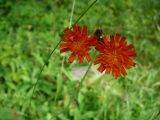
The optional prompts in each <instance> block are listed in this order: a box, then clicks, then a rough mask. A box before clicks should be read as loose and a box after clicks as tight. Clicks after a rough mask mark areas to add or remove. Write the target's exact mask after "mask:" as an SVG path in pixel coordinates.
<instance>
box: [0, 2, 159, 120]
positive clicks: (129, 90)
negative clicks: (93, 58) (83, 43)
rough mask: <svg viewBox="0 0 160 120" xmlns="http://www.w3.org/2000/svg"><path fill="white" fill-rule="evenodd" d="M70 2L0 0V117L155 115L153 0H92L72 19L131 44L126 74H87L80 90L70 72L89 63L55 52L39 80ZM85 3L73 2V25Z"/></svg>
mask: <svg viewBox="0 0 160 120" xmlns="http://www.w3.org/2000/svg"><path fill="white" fill-rule="evenodd" d="M72 2H73V1H72V0H67V1H65V0H54V1H53V0H19V1H18V0H0V16H1V17H0V120H11V119H13V120H149V119H156V120H158V119H160V115H159V116H158V113H159V112H160V102H159V101H160V94H159V91H160V81H159V77H160V76H159V75H160V68H159V65H160V61H159V60H160V54H159V44H160V13H159V11H160V6H159V5H160V1H159V0H145V1H144V0H136V1H134V0H114V1H111V0H99V1H98V2H97V3H96V4H95V5H94V6H93V7H92V8H91V9H90V10H89V11H88V12H87V13H86V14H85V15H84V16H83V18H82V19H81V20H80V21H79V24H80V25H82V24H86V25H87V26H88V29H89V32H90V33H91V34H93V33H94V31H95V29H96V28H98V27H101V28H102V29H103V30H104V32H105V33H106V34H107V35H110V34H115V33H116V32H120V33H121V34H122V35H126V36H127V40H128V41H129V43H134V44H135V47H136V51H137V52H138V56H137V58H136V62H137V66H136V67H135V68H133V69H130V70H129V71H128V75H127V76H126V77H121V78H118V79H115V78H113V77H111V76H110V75H102V76H98V77H97V76H96V75H97V72H96V73H95V72H94V71H93V73H92V71H91V73H89V74H90V75H88V76H87V77H86V79H85V81H84V85H83V87H82V88H81V89H80V88H79V87H78V84H79V81H78V80H75V79H74V77H73V75H72V72H71V71H72V68H81V67H84V66H87V65H88V63H87V62H85V63H84V64H83V65H79V64H78V62H77V61H76V62H74V63H73V64H72V65H70V64H69V63H68V61H67V58H68V56H69V54H63V55H60V53H59V49H57V50H56V51H55V53H54V54H53V55H52V56H51V58H50V60H49V62H48V64H47V66H46V67H45V69H44V71H43V72H42V75H41V76H40V77H39V78H38V76H39V72H40V69H41V67H42V65H43V64H44V62H45V61H46V58H47V56H48V55H49V53H50V52H51V50H52V49H53V48H54V47H55V46H56V44H57V43H58V42H59V40H60V36H61V35H62V34H63V30H64V28H65V27H67V26H68V25H69V19H70V14H71V9H72ZM91 2H92V1H80V0H76V2H75V9H74V14H73V21H72V23H73V22H74V21H75V20H76V19H77V18H78V16H80V14H81V13H82V11H83V10H85V8H87V7H88V6H89V5H90V3H91ZM91 54H93V53H91ZM94 67H95V68H96V67H97V66H94ZM95 68H94V69H95ZM37 79H38V85H37V87H36V92H35V94H34V95H33V98H32V101H31V105H30V106H29V102H30V97H31V94H32V91H33V85H34V84H35V82H36V80H37Z"/></svg>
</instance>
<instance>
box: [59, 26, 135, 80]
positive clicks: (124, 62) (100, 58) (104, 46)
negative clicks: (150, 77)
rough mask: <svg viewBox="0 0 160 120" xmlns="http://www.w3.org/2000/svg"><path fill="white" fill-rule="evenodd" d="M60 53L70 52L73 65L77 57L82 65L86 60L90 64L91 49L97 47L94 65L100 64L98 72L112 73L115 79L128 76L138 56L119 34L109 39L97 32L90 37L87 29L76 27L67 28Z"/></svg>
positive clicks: (132, 46)
mask: <svg viewBox="0 0 160 120" xmlns="http://www.w3.org/2000/svg"><path fill="white" fill-rule="evenodd" d="M61 40H62V43H61V44H60V52H61V53H63V52H66V51H70V52H71V55H70V57H69V59H68V60H69V62H70V63H72V62H73V61H74V59H75V57H76V56H77V57H78V60H79V62H80V63H83V61H84V58H86V59H87V61H88V62H90V61H91V60H92V59H91V56H90V55H89V51H90V49H91V47H95V48H96V50H97V51H99V54H98V55H96V58H97V59H96V60H95V61H94V64H100V67H99V68H98V70H99V71H100V72H103V71H105V73H106V74H109V73H110V72H112V75H113V76H115V77H118V76H121V75H126V74H127V72H126V69H129V68H131V67H133V66H135V62H133V61H132V57H135V56H136V52H135V51H134V50H133V48H134V45H133V44H130V45H127V41H126V37H125V36H123V37H121V36H120V34H119V33H116V36H114V35H111V36H110V38H109V39H108V38H107V36H106V35H104V34H102V31H100V30H99V31H96V32H95V34H94V35H93V36H90V35H88V31H87V27H86V26H83V27H82V28H81V27H80V26H79V25H74V26H73V29H69V28H66V29H65V30H64V36H63V37H62V38H61Z"/></svg>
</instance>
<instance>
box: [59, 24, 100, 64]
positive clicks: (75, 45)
mask: <svg viewBox="0 0 160 120" xmlns="http://www.w3.org/2000/svg"><path fill="white" fill-rule="evenodd" d="M96 39H97V38H96V37H95V36H89V35H88V32H87V27H86V26H83V27H82V29H81V27H80V26H78V25H74V26H73V30H72V29H69V28H66V29H65V30H64V36H63V37H62V38H61V40H62V43H61V44H60V48H61V50H60V52H61V53H62V52H66V51H70V52H71V55H70V57H69V59H68V60H69V62H70V63H72V62H73V61H74V59H75V57H76V56H78V60H79V62H80V63H83V60H84V58H85V57H86V58H87V60H88V62H90V61H91V57H90V55H89V50H90V49H91V48H90V47H91V46H93V45H95V44H96Z"/></svg>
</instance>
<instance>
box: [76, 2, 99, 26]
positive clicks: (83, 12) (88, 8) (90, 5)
mask: <svg viewBox="0 0 160 120" xmlns="http://www.w3.org/2000/svg"><path fill="white" fill-rule="evenodd" d="M96 2H97V0H95V1H93V3H92V4H90V6H89V7H88V8H87V9H86V10H85V11H84V12H83V13H82V14H81V15H80V16H79V17H78V19H77V20H76V21H75V23H74V24H73V26H74V25H75V24H77V23H78V21H79V20H80V19H81V18H82V17H83V16H84V15H85V14H86V12H87V11H88V10H89V9H90V8H91V7H92V6H93V5H94V4H95V3H96Z"/></svg>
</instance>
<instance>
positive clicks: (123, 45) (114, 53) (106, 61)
mask: <svg viewBox="0 0 160 120" xmlns="http://www.w3.org/2000/svg"><path fill="white" fill-rule="evenodd" d="M102 39H103V42H99V43H98V44H97V46H96V49H97V50H98V51H100V52H101V53H100V54H99V55H97V56H96V57H97V58H98V59H97V60H96V61H94V64H101V65H100V67H99V68H98V70H99V71H100V72H103V71H105V72H106V74H109V73H110V72H111V71H112V74H113V76H115V77H118V76H121V74H123V75H126V74H127V72H126V68H127V69H129V68H131V67H132V66H135V62H133V61H132V57H135V56H136V52H135V51H134V50H132V48H134V45H133V44H130V45H127V42H126V37H124V36H123V37H122V38H120V34H119V33H117V34H116V36H115V37H114V36H113V35H111V36H110V40H108V38H107V37H106V35H103V37H102Z"/></svg>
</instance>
